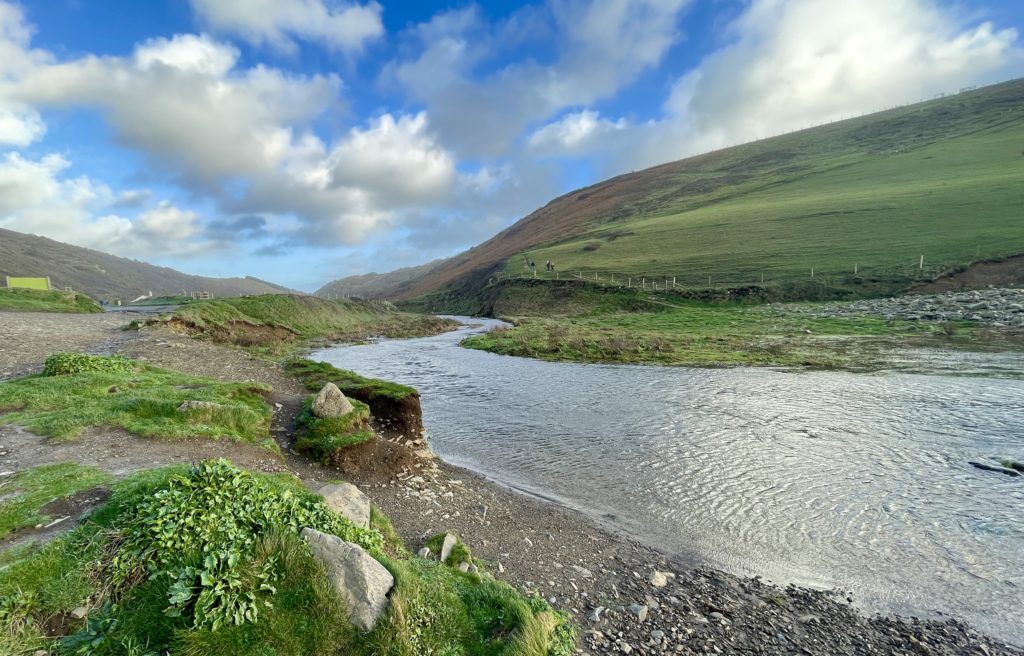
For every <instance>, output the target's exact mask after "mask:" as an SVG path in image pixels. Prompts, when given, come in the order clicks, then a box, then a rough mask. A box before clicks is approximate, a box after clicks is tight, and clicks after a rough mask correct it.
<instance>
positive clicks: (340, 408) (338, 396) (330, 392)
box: [310, 383, 352, 419]
mask: <svg viewBox="0 0 1024 656" xmlns="http://www.w3.org/2000/svg"><path fill="white" fill-rule="evenodd" d="M310 409H311V410H312V412H313V414H314V415H316V416H317V417H320V418H321V419H329V418H331V417H342V416H344V415H347V414H348V413H350V412H352V402H351V401H349V400H348V399H346V398H345V395H344V394H342V393H341V390H340V389H338V386H337V385H335V384H334V383H327V384H326V385H324V387H323V389H321V390H320V391H319V392H317V395H316V398H315V399H313V407H312V408H310Z"/></svg>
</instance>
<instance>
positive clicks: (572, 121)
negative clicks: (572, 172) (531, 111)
mask: <svg viewBox="0 0 1024 656" xmlns="http://www.w3.org/2000/svg"><path fill="white" fill-rule="evenodd" d="M627 127H628V123H627V122H626V120H625V119H621V118H620V119H619V120H617V121H612V120H609V119H606V118H602V117H601V115H600V114H598V113H597V112H595V111H593V110H589V109H585V110H582V111H579V112H571V113H569V114H566V115H565V116H563V117H562V118H560V119H558V120H557V121H554V122H552V123H548V124H547V125H545V126H544V127H542V128H540V129H539V130H537V131H536V132H534V133H533V134H531V135H530V140H529V143H530V147H531V148H533V149H534V150H536V151H539V152H541V153H550V154H568V153H574V154H579V153H583V152H586V151H587V150H590V149H593V148H599V147H601V143H602V141H603V140H604V139H606V138H607V136H608V134H609V133H611V132H615V131H617V130H624V129H626V128H627Z"/></svg>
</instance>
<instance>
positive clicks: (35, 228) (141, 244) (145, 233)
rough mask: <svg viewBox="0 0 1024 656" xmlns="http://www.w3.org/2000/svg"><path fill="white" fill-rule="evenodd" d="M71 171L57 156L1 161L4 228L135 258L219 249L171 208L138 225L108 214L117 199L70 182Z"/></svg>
mask: <svg viewBox="0 0 1024 656" xmlns="http://www.w3.org/2000/svg"><path fill="white" fill-rule="evenodd" d="M70 166H71V162H69V161H68V160H67V159H65V158H64V157H62V156H61V155H56V154H50V155H45V156H43V157H41V158H39V159H37V160H33V159H29V158H25V157H23V156H21V155H19V154H17V153H7V154H6V155H5V156H4V157H3V158H0V227H4V228H9V229H11V230H18V231H21V232H29V233H32V234H37V235H42V236H44V237H50V238H51V239H57V240H59V241H63V242H68V243H72V244H76V245H78V246H85V247H88V248H95V249H99V250H105V251H112V252H115V253H120V254H122V255H130V256H133V257H137V256H140V255H143V256H145V255H151V256H161V255H194V254H198V253H201V252H206V251H208V250H210V249H212V248H214V247H216V246H217V244H215V243H214V242H212V241H211V240H210V239H209V238H208V236H207V235H206V233H205V229H204V228H203V226H202V224H201V223H200V221H199V217H198V216H197V215H196V214H195V213H193V212H188V211H184V210H180V209H178V208H177V207H175V206H174V205H171V204H169V203H162V204H160V205H159V206H158V207H156V208H154V209H152V210H150V211H148V212H143V213H142V214H140V215H139V216H138V217H136V218H135V219H134V220H133V219H129V218H125V217H122V216H118V215H116V214H104V211H105V210H106V209H108V208H109V206H110V205H111V204H112V203H114V202H115V201H116V196H115V195H114V194H113V192H111V190H110V188H109V187H107V186H106V185H104V184H101V183H97V182H95V181H93V180H91V179H89V178H88V177H86V176H79V177H73V178H72V177H68V176H67V175H65V174H66V172H67V169H68V168H70Z"/></svg>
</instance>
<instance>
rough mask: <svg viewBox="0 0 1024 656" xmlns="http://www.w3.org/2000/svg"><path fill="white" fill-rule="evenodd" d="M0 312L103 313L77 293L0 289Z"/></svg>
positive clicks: (89, 300) (99, 308)
mask: <svg viewBox="0 0 1024 656" xmlns="http://www.w3.org/2000/svg"><path fill="white" fill-rule="evenodd" d="M0 311H13V312H65V313H70V314H89V313H95V312H103V308H101V307H100V306H99V305H98V304H97V303H96V301H94V300H92V299H91V298H89V297H88V296H86V295H85V294H79V293H77V292H59V291H48V292H47V291H41V290H37V289H7V288H0Z"/></svg>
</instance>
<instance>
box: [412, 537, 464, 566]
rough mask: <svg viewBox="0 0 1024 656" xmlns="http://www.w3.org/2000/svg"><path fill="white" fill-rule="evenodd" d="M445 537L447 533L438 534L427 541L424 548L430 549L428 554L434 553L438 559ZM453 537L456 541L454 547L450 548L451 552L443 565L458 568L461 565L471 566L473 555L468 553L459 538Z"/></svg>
mask: <svg viewBox="0 0 1024 656" xmlns="http://www.w3.org/2000/svg"><path fill="white" fill-rule="evenodd" d="M446 535H447V533H438V534H437V535H435V536H434V537H432V538H430V539H429V540H427V542H426V544H425V545H424V546H426V547H427V548H428V549H430V553H435V554H437V555H438V557H440V555H441V547H442V546H443V545H444V538H445V536H446ZM455 537H456V541H455V545H454V546H453V547H452V552H451V554H449V556H448V559H447V560H445V561H444V562H443V564H444V565H450V566H452V567H458V566H459V565H460V564H462V563H469V564H470V565H472V564H473V553H472V552H471V551H470V549H469V547H468V546H467V545H466V543H465V542H463V541H462V538H460V537H459V536H457V535H456V536H455Z"/></svg>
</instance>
